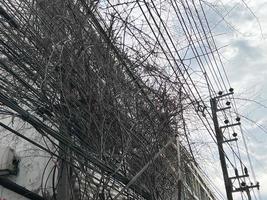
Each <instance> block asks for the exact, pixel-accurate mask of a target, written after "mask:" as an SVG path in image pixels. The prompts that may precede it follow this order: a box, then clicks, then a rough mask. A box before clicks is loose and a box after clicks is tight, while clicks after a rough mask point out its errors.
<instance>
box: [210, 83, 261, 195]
mask: <svg viewBox="0 0 267 200" xmlns="http://www.w3.org/2000/svg"><path fill="white" fill-rule="evenodd" d="M229 91H230V92H229V93H227V94H222V92H219V96H216V97H213V98H211V100H210V104H211V110H212V120H213V123H214V128H215V133H216V140H217V145H218V151H219V156H220V162H221V168H222V173H223V178H224V184H225V190H226V196H227V200H233V193H234V192H246V193H247V197H248V200H251V195H250V189H251V188H257V189H259V183H258V182H257V183H256V184H255V185H253V184H252V183H251V185H249V186H248V185H247V184H246V182H245V181H244V180H245V178H246V177H248V176H249V175H248V172H247V169H246V167H245V169H244V171H245V174H243V175H238V171H237V169H235V176H234V177H229V174H228V170H227V165H226V160H225V152H224V150H223V144H224V143H228V142H233V141H237V138H236V136H237V134H236V133H233V136H234V138H233V139H228V140H224V137H223V132H222V129H226V128H228V127H232V126H237V125H240V118H239V117H237V118H236V121H237V123H233V124H228V123H229V121H228V120H225V121H224V122H225V124H226V125H224V126H219V122H218V116H217V112H219V111H224V110H227V109H230V108H231V106H229V105H230V102H227V103H226V105H227V107H225V108H220V109H218V101H219V100H220V98H222V97H225V96H229V95H232V94H233V89H232V88H230V89H229ZM234 179H236V180H238V183H239V188H235V189H234V187H233V183H232V180H234ZM240 179H241V180H243V181H242V182H241V184H240Z"/></svg>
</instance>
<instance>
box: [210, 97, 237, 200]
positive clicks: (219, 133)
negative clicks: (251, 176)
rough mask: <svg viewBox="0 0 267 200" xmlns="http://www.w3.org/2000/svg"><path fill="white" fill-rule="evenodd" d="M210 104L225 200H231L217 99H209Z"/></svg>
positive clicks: (230, 187) (230, 186)
mask: <svg viewBox="0 0 267 200" xmlns="http://www.w3.org/2000/svg"><path fill="white" fill-rule="evenodd" d="M210 104H211V110H212V119H213V123H214V128H215V132H216V140H217V145H218V151H219V156H220V161H221V168H222V172H223V179H224V183H225V190H226V195H227V200H233V195H232V182H231V180H230V179H229V175H228V170H227V166H226V160H225V155H224V150H223V134H222V131H221V129H220V126H219V122H218V116H217V111H218V109H217V98H216V97H214V98H211V100H210Z"/></svg>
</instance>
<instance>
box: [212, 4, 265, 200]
mask: <svg viewBox="0 0 267 200" xmlns="http://www.w3.org/2000/svg"><path fill="white" fill-rule="evenodd" d="M216 3H217V6H218V7H217V8H218V11H220V12H221V13H222V15H223V16H224V17H225V21H220V20H219V17H218V16H217V17H218V18H216V17H214V18H213V19H214V21H212V20H211V21H212V23H213V24H214V26H215V29H214V30H215V33H216V32H217V33H223V34H221V35H220V36H218V37H216V41H217V44H219V46H225V47H224V48H222V49H221V53H222V55H223V58H224V65H225V68H226V71H227V73H228V76H229V79H230V82H231V84H232V87H233V88H234V89H235V98H236V102H237V105H238V108H239V112H240V113H241V115H244V117H243V120H242V125H243V128H244V137H245V139H246V142H247V144H248V147H249V150H250V156H251V159H252V162H253V165H254V171H255V174H256V178H257V180H258V181H259V182H260V185H261V190H260V193H261V199H262V200H264V199H267V131H265V130H264V129H266V130H267V0H254V1H241V0H240V1H233V0H231V1H216ZM222 3H223V5H224V6H222ZM211 15H215V14H214V13H212V14H211ZM216 22H220V23H216ZM246 118H248V119H246ZM259 126H261V128H259ZM243 151H245V149H243ZM244 160H245V161H247V159H246V157H245V158H244ZM251 173H252V172H251ZM252 175H253V174H252ZM220 186H222V185H220ZM258 199H259V198H258Z"/></svg>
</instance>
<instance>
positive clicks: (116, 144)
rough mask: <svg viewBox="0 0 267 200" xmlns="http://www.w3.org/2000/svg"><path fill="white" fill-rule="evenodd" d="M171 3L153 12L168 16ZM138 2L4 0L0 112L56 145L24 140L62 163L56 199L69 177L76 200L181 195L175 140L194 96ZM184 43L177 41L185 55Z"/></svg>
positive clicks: (0, 29)
mask: <svg viewBox="0 0 267 200" xmlns="http://www.w3.org/2000/svg"><path fill="white" fill-rule="evenodd" d="M170 2H172V1H167V0H166V1H160V2H159V3H158V4H157V5H154V4H153V6H155V7H158V8H159V9H160V12H161V16H162V17H166V19H167V18H168V15H167V14H166V13H168V12H164V11H166V9H167V8H168V6H167V4H168V5H169V4H170ZM152 3H153V2H152ZM139 4H143V2H141V1H140V2H139V1H130V0H125V1H93V0H91V1H89V0H67V1H64V0H3V1H2V3H1V4H0V6H1V7H0V13H1V18H3V19H4V20H1V22H0V35H1V37H0V42H1V46H0V51H1V54H0V56H1V59H0V70H1V75H0V85H1V86H0V101H1V103H2V105H1V114H2V116H12V117H16V118H20V119H22V120H23V121H25V122H27V123H28V124H29V126H31V127H33V128H34V129H35V130H36V133H38V134H40V136H41V137H43V138H44V140H45V141H47V143H49V144H50V145H47V146H45V145H43V146H42V144H41V143H37V142H35V141H32V140H30V139H29V138H24V139H26V140H27V139H28V141H30V142H32V143H34V144H35V145H37V146H38V145H39V146H38V147H39V148H41V149H42V150H44V151H46V152H48V153H49V154H50V155H51V158H57V159H59V160H60V163H61V167H58V166H57V165H56V164H55V167H54V168H53V169H52V171H51V174H52V175H53V176H54V177H53V180H54V181H53V193H54V194H53V197H54V198H56V196H57V194H58V193H59V190H60V189H59V186H60V185H61V183H60V182H61V180H60V177H63V175H62V174H64V173H65V171H67V172H66V173H67V174H68V182H69V185H70V187H69V188H70V193H71V195H72V196H73V198H79V199H114V197H115V199H117V198H119V199H121V198H127V199H131V198H133V199H143V198H145V199H171V198H172V196H175V195H176V191H177V188H176V187H175V186H176V185H177V177H178V173H177V172H178V168H179V166H178V163H177V152H176V148H175V147H174V145H173V144H174V143H175V136H176V135H177V134H179V135H182V134H183V129H184V126H183V115H182V113H183V111H184V110H185V109H187V107H190V106H191V103H188V104H187V103H185V100H186V99H188V98H190V97H189V95H186V94H185V93H184V92H182V91H183V90H182V87H183V83H182V82H181V81H178V79H177V78H178V77H179V76H182V74H183V73H185V72H184V71H183V70H181V68H180V69H179V67H177V69H174V68H172V66H171V65H170V63H169V62H171V63H173V62H175V63H176V64H177V63H178V65H180V64H181V63H180V61H179V60H178V61H177V60H175V58H172V59H171V61H169V60H166V59H164V58H163V55H164V54H166V52H164V51H163V50H162V48H161V45H162V43H161V42H162V41H161V40H160V39H158V38H157V37H152V36H151V34H149V31H148V30H149V26H150V25H149V24H146V23H144V20H145V17H144V16H145V15H144V16H143V17H140V15H141V11H142V10H141V11H139V12H137V11H136V8H137V7H138V5H139ZM146 5H150V6H152V4H151V3H150V4H146ZM148 10H149V7H148V9H147V11H148ZM151 26H152V25H151ZM154 26H156V25H154ZM177 31H178V30H177ZM177 33H178V32H177ZM154 34H155V35H156V36H157V35H158V36H159V35H160V34H161V33H160V32H157V33H154ZM181 38H182V39H183V37H182V36H181ZM185 43H186V42H184V41H182V40H181V43H180V44H179V45H181V49H180V51H181V52H183V51H186V48H185V47H186V45H185V46H184V47H183V45H184V44H185ZM172 50H175V49H172ZM191 102H192V101H191ZM1 125H2V126H3V127H5V128H7V129H8V130H10V131H11V132H12V131H13V133H15V134H18V135H19V132H17V131H16V130H13V129H11V128H10V127H8V126H6V125H5V124H4V123H1ZM20 136H22V135H20ZM51 145H52V147H51ZM182 156H184V157H183V159H184V160H186V159H188V157H187V156H186V155H185V154H183V155H182ZM62 166H63V167H62ZM52 175H51V176H52ZM56 177H58V178H56ZM120 196H121V197H120Z"/></svg>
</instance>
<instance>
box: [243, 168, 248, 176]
mask: <svg viewBox="0 0 267 200" xmlns="http://www.w3.org/2000/svg"><path fill="white" fill-rule="evenodd" d="M244 172H245V174H246V175H248V169H247V168H246V167H244Z"/></svg>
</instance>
